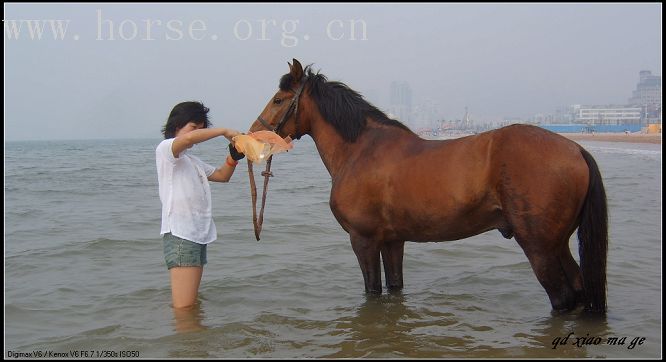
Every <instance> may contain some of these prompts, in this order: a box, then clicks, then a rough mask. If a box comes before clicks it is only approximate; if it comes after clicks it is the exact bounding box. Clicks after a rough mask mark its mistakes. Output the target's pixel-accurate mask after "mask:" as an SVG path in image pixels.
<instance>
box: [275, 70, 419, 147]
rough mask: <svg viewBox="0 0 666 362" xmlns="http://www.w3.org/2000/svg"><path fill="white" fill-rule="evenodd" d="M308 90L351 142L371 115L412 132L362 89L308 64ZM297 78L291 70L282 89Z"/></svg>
mask: <svg viewBox="0 0 666 362" xmlns="http://www.w3.org/2000/svg"><path fill="white" fill-rule="evenodd" d="M304 76H305V77H307V80H306V81H307V86H308V87H307V89H308V94H309V95H310V96H311V97H312V99H313V100H314V102H315V103H316V104H317V107H319V113H321V115H322V117H323V118H324V119H325V120H326V121H327V122H328V123H330V124H331V125H332V126H333V128H335V129H336V131H337V132H338V133H339V134H340V136H342V138H343V139H344V140H345V141H347V142H355V141H356V138H358V136H359V135H360V134H361V133H362V132H363V130H364V129H365V127H366V125H367V118H368V117H370V118H372V119H373V120H374V121H376V122H378V123H380V124H383V125H387V126H393V127H398V128H401V129H404V130H407V131H409V132H412V131H411V130H410V129H409V128H408V127H407V126H405V125H404V124H402V123H400V122H399V121H396V120H395V119H390V118H389V117H388V116H387V115H386V114H385V113H384V112H382V111H380V110H379V109H378V108H377V107H375V106H373V105H372V104H370V103H369V102H368V101H366V100H365V99H363V96H361V95H360V94H359V93H358V92H356V91H355V90H353V89H351V88H349V87H348V86H347V85H346V84H344V83H341V82H329V81H328V79H327V78H326V76H325V75H323V74H320V73H319V72H317V73H314V72H312V69H311V67H310V66H309V65H308V66H307V67H305V70H304ZM292 84H293V79H292V76H291V74H290V73H287V74H285V75H284V76H282V78H281V79H280V89H281V90H283V91H289V90H291V86H292Z"/></svg>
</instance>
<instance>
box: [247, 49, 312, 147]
mask: <svg viewBox="0 0 666 362" xmlns="http://www.w3.org/2000/svg"><path fill="white" fill-rule="evenodd" d="M306 79H307V76H306V75H305V73H304V72H303V67H302V66H301V63H299V62H298V60H296V59H294V64H293V65H292V64H289V73H287V74H285V75H284V76H282V79H280V89H278V91H277V93H275V95H273V97H271V99H270V100H269V101H268V104H266V107H265V108H264V110H263V111H262V112H261V114H260V115H259V117H257V120H256V121H255V122H254V123H253V124H252V126H251V127H250V132H256V131H261V130H270V131H275V132H276V133H277V134H279V135H280V136H281V137H286V136H291V137H293V138H296V139H298V138H300V137H301V136H302V135H304V134H305V133H308V132H309V127H310V125H309V124H307V123H306V122H304V121H303V120H302V117H301V114H302V111H301V107H299V103H300V102H301V100H300V98H301V95H302V93H303V88H305V82H306Z"/></svg>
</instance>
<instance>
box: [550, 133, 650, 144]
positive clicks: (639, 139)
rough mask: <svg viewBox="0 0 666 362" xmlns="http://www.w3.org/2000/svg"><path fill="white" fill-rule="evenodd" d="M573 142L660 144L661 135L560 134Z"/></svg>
mask: <svg viewBox="0 0 666 362" xmlns="http://www.w3.org/2000/svg"><path fill="white" fill-rule="evenodd" d="M560 135H562V136H564V137H567V138H569V139H572V140H574V141H602V142H633V143H655V144H661V133H629V134H625V133H594V134H592V133H560Z"/></svg>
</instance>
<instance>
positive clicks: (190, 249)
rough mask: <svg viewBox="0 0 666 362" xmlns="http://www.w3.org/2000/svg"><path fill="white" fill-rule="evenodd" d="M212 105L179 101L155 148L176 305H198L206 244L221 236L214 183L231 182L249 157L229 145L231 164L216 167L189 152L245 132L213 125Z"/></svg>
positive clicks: (167, 256) (176, 306)
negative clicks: (214, 212)
mask: <svg viewBox="0 0 666 362" xmlns="http://www.w3.org/2000/svg"><path fill="white" fill-rule="evenodd" d="M210 126H211V123H210V122H209V121H208V108H206V107H205V106H204V105H203V104H202V103H200V102H183V103H179V104H177V105H176V106H175V107H174V108H173V110H172V111H171V114H170V115H169V119H168V120H167V122H166V124H165V125H164V127H163V128H162V133H163V134H164V141H162V142H161V143H160V144H159V145H158V146H157V149H156V150H155V156H156V164H157V178H158V182H159V193H160V201H161V202H162V229H161V232H160V234H161V235H163V243H164V258H165V261H166V264H167V268H168V269H169V274H170V277H171V297H172V302H173V307H174V308H184V307H189V306H192V305H194V304H195V302H196V299H197V293H198V291H199V284H200V282H201V275H202V274H203V266H204V265H205V264H206V262H207V261H206V246H207V245H208V244H209V243H211V242H212V241H214V240H215V239H217V229H216V228H215V223H214V222H213V215H212V207H211V195H210V185H209V184H208V181H216V182H228V181H229V179H230V178H231V176H232V175H233V173H234V170H235V168H236V165H237V164H238V160H240V159H242V158H243V157H244V155H243V154H242V153H239V152H237V151H236V149H235V148H234V147H233V146H232V144H231V143H230V144H229V152H230V154H229V155H228V156H227V159H226V162H225V163H224V164H223V165H222V166H220V167H218V168H215V167H213V166H211V165H209V164H207V163H205V162H203V161H201V160H200V159H199V158H197V157H195V156H193V155H191V154H189V151H188V149H189V148H191V147H192V146H193V145H195V144H197V143H200V142H204V141H207V140H209V139H212V138H215V137H219V136H224V137H226V138H227V139H228V140H230V141H231V139H232V137H234V136H236V135H239V134H241V133H240V132H238V131H236V130H233V129H228V128H210Z"/></svg>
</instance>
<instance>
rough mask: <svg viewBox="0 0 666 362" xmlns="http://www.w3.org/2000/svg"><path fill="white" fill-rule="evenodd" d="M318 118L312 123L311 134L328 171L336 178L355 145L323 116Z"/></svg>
mask: <svg viewBox="0 0 666 362" xmlns="http://www.w3.org/2000/svg"><path fill="white" fill-rule="evenodd" d="M316 118H317V119H313V120H312V121H311V123H310V124H311V131H310V136H312V139H313V140H314V142H315V144H316V145H317V151H319V156H320V157H321V160H322V161H323V162H324V166H326V169H327V170H328V173H329V174H330V175H331V177H332V178H335V176H336V175H337V173H338V171H339V170H340V169H341V168H342V167H343V166H344V165H345V164H346V161H347V160H348V159H349V154H350V152H352V151H353V150H352V149H353V148H354V145H353V144H350V143H348V142H345V140H344V139H342V137H341V136H340V135H339V134H338V132H337V131H336V130H335V128H333V126H331V125H330V124H329V123H328V122H326V121H324V120H323V118H321V116H319V115H318V116H317V117H316Z"/></svg>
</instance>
